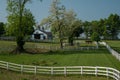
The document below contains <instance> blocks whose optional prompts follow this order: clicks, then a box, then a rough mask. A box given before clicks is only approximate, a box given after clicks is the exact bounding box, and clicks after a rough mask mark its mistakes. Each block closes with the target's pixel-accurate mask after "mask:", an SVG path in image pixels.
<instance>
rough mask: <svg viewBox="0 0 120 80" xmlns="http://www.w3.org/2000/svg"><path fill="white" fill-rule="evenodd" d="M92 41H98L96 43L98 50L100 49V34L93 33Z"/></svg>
mask: <svg viewBox="0 0 120 80" xmlns="http://www.w3.org/2000/svg"><path fill="white" fill-rule="evenodd" d="M91 39H92V40H93V41H96V42H97V48H98V42H99V41H100V35H99V33H97V32H93V33H92V36H91Z"/></svg>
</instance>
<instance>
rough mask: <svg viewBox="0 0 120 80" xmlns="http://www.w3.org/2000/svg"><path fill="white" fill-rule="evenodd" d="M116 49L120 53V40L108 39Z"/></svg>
mask: <svg viewBox="0 0 120 80" xmlns="http://www.w3.org/2000/svg"><path fill="white" fill-rule="evenodd" d="M106 42H107V43H108V44H109V45H110V46H111V47H112V48H113V49H114V50H116V51H118V52H119V53H120V41H112V40H109V41H106Z"/></svg>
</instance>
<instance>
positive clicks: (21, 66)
mask: <svg viewBox="0 0 120 80" xmlns="http://www.w3.org/2000/svg"><path fill="white" fill-rule="evenodd" d="M21 73H23V65H21Z"/></svg>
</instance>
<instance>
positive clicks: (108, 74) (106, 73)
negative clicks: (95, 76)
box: [106, 68, 109, 79]
mask: <svg viewBox="0 0 120 80" xmlns="http://www.w3.org/2000/svg"><path fill="white" fill-rule="evenodd" d="M108 71H109V70H108V68H106V75H107V79H108V78H109V74H108V73H109V72H108Z"/></svg>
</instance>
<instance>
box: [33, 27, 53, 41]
mask: <svg viewBox="0 0 120 80" xmlns="http://www.w3.org/2000/svg"><path fill="white" fill-rule="evenodd" d="M35 39H39V40H51V39H52V33H51V32H49V31H44V30H39V29H37V30H35V31H34V33H33V34H32V40H35Z"/></svg>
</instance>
